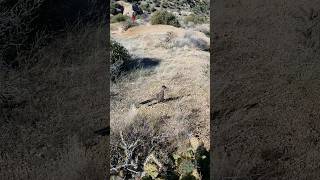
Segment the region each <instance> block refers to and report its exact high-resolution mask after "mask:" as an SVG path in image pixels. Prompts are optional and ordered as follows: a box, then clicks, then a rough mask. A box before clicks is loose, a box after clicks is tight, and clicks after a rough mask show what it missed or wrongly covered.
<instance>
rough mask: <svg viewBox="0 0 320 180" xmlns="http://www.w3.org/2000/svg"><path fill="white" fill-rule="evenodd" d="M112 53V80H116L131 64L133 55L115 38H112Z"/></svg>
mask: <svg viewBox="0 0 320 180" xmlns="http://www.w3.org/2000/svg"><path fill="white" fill-rule="evenodd" d="M110 55H111V58H110V73H111V80H112V81H115V80H116V79H117V78H118V77H119V76H120V75H121V74H122V73H123V72H124V71H125V70H126V69H127V67H128V66H129V65H130V60H131V57H130V55H129V52H128V50H127V49H126V48H124V47H123V46H122V45H121V44H119V43H118V42H116V41H113V40H111V52H110Z"/></svg>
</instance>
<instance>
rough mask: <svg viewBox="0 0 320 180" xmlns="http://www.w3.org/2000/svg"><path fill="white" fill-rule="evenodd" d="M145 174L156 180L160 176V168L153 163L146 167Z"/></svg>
mask: <svg viewBox="0 0 320 180" xmlns="http://www.w3.org/2000/svg"><path fill="white" fill-rule="evenodd" d="M144 172H145V173H146V174H147V175H148V176H150V177H151V178H152V179H156V177H157V176H158V175H159V170H158V167H157V166H156V165H155V164H151V163H148V164H146V165H145V166H144Z"/></svg>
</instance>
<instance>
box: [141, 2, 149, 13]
mask: <svg viewBox="0 0 320 180" xmlns="http://www.w3.org/2000/svg"><path fill="white" fill-rule="evenodd" d="M140 7H141V9H142V10H143V11H150V4H149V3H148V2H145V3H143V4H141V6H140Z"/></svg>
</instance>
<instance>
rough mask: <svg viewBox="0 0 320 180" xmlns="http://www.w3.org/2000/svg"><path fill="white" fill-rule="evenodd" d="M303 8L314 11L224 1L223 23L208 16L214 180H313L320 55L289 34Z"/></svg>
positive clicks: (302, 3)
mask: <svg viewBox="0 0 320 180" xmlns="http://www.w3.org/2000/svg"><path fill="white" fill-rule="evenodd" d="M301 6H302V7H306V8H307V9H308V7H314V8H315V7H318V8H317V9H319V4H316V3H315V2H311V1H299V2H298V1H288V0H285V1H274V0H272V1H268V2H262V1H242V2H239V3H236V2H234V1H225V2H224V7H222V8H223V9H222V10H221V12H223V18H217V19H211V20H212V22H214V24H215V27H216V28H215V33H216V34H215V35H216V38H215V44H214V47H213V51H214V54H215V56H214V57H215V58H214V63H213V64H212V66H213V67H214V71H213V74H212V77H211V78H212V80H213V83H214V84H213V92H214V93H213V94H212V97H213V100H214V101H213V102H212V103H213V108H214V109H215V111H214V112H212V113H213V116H214V118H213V122H212V123H213V125H214V126H213V128H214V130H215V131H214V134H213V135H212V136H211V138H212V139H213V140H212V142H214V143H213V147H214V151H213V153H214V154H213V156H214V157H213V159H214V160H215V162H213V163H212V164H213V165H214V166H213V167H214V171H213V175H214V178H215V179H224V178H227V177H229V178H230V177H233V178H240V177H243V179H250V178H251V179H317V178H318V177H319V171H316V169H317V168H318V167H319V155H316V153H315V152H319V144H318V140H319V133H318V130H317V129H318V127H319V107H320V106H319V102H320V101H319V98H320V96H319V93H318V91H317V90H318V89H319V87H320V82H319V73H318V72H319V69H320V67H319V61H318V60H319V57H318V55H317V54H315V53H312V52H311V51H310V49H309V48H308V47H306V46H305V45H304V43H303V39H304V37H303V36H302V35H301V34H300V33H298V32H297V31H296V30H295V29H296V28H297V27H299V26H300V22H299V21H297V19H296V18H294V16H293V15H295V14H300V13H301V12H300V10H299V7H301ZM217 17H219V16H217ZM220 17H221V16H220ZM302 64H304V65H302Z"/></svg>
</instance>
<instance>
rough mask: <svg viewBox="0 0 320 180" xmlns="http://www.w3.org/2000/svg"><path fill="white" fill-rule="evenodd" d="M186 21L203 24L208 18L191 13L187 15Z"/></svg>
mask: <svg viewBox="0 0 320 180" xmlns="http://www.w3.org/2000/svg"><path fill="white" fill-rule="evenodd" d="M184 21H185V23H186V24H188V23H189V22H193V23H194V24H202V23H205V22H206V21H207V18H206V17H204V16H199V15H195V14H190V15H189V16H186V17H185V19H184Z"/></svg>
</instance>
